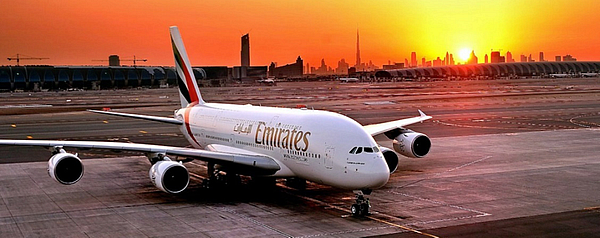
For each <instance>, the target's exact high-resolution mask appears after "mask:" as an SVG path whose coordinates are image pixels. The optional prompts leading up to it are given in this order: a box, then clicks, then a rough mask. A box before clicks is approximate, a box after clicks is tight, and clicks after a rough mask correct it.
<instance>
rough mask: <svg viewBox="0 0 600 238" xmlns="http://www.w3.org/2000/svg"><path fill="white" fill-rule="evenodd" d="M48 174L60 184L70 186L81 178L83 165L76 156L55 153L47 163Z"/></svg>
mask: <svg viewBox="0 0 600 238" xmlns="http://www.w3.org/2000/svg"><path fill="white" fill-rule="evenodd" d="M63 151H64V150H63ZM48 174H49V175H50V177H52V178H53V179H54V180H56V181H57V182H59V183H61V184H65V185H71V184H74V183H77V181H79V180H80V179H81V177H83V164H82V163H81V159H79V157H77V155H74V154H70V153H66V152H61V153H57V154H55V155H53V156H52V157H50V160H49V161H48Z"/></svg>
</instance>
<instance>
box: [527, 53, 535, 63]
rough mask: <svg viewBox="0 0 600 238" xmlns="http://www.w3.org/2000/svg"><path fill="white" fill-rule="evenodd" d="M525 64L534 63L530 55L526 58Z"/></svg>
mask: <svg viewBox="0 0 600 238" xmlns="http://www.w3.org/2000/svg"><path fill="white" fill-rule="evenodd" d="M527 62H535V60H533V58H532V57H531V54H529V56H528V57H527Z"/></svg>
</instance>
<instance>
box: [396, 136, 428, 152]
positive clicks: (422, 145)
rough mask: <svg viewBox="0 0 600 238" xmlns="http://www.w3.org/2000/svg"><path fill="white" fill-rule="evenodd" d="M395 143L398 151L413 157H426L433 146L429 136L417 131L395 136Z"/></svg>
mask: <svg viewBox="0 0 600 238" xmlns="http://www.w3.org/2000/svg"><path fill="white" fill-rule="evenodd" d="M393 144H394V150H395V151H396V152H398V153H400V154H401V155H404V156H407V157H413V158H421V157H424V156H425V155H427V153H429V149H430V148H431V140H429V137H427V136H426V135H425V134H421V133H417V132H409V133H402V134H400V135H398V136H397V137H396V138H394V141H393Z"/></svg>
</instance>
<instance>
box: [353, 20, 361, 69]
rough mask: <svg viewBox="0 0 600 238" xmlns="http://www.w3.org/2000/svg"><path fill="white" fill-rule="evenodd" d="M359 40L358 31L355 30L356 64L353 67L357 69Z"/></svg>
mask: <svg viewBox="0 0 600 238" xmlns="http://www.w3.org/2000/svg"><path fill="white" fill-rule="evenodd" d="M359 40H360V38H359V35H358V29H357V30H356V64H355V65H354V66H355V67H358V66H360V65H361V62H360V44H359V43H360V41H359Z"/></svg>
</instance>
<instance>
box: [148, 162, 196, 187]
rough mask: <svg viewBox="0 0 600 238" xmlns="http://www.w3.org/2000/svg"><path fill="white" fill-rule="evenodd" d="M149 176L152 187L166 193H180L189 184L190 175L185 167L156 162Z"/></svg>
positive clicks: (172, 163) (175, 163)
mask: <svg viewBox="0 0 600 238" xmlns="http://www.w3.org/2000/svg"><path fill="white" fill-rule="evenodd" d="M149 175H150V180H152V183H153V184H154V186H156V187H157V188H158V189H160V190H162V191H164V192H167V193H180V192H181V191H183V190H185V189H186V188H187V186H188V184H189V183H190V174H189V173H188V170H187V169H186V168H185V166H183V165H182V164H181V163H179V162H175V161H170V160H164V161H158V162H156V163H155V164H154V165H152V167H151V168H150V172H149Z"/></svg>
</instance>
